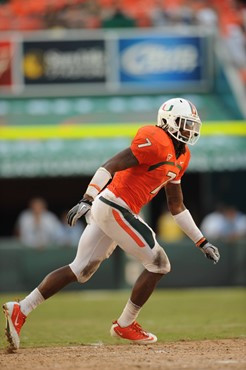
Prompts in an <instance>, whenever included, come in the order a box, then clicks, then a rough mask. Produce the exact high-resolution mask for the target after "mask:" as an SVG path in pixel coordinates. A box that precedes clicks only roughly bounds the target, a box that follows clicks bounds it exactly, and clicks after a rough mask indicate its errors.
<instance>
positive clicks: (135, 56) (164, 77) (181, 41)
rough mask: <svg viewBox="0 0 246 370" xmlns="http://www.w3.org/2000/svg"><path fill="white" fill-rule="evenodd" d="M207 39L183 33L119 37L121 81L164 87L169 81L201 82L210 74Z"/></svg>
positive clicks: (169, 83) (126, 83)
mask: <svg viewBox="0 0 246 370" xmlns="http://www.w3.org/2000/svg"><path fill="white" fill-rule="evenodd" d="M204 41H205V40H204V39H203V38H201V37H182V36H179V37H177V36H175V37H172V36H165V37H158V36H151V37H137V38H136V37H135V38H121V39H119V43H118V48H119V58H120V69H119V79H120V82H121V84H122V85H129V84H130V85H133V86H143V85H144V86H146V87H149V88H151V87H153V88H156V87H158V86H162V87H164V89H165V87H167V86H168V85H172V86H173V85H179V86H180V85H181V84H182V85H183V84H185V85H189V84H195V85H196V84H200V83H201V82H202V80H204V79H205V78H206V74H207V68H206V65H207V63H206V59H207V50H206V49H207V48H206V45H207V44H206V43H205V42H204ZM186 87H187V86H186Z"/></svg>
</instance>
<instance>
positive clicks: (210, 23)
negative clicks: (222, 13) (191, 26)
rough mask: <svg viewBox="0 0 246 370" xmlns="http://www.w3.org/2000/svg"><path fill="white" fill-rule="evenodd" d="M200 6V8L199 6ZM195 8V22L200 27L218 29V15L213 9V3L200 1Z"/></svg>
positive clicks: (206, 0) (205, 0) (204, 0)
mask: <svg viewBox="0 0 246 370" xmlns="http://www.w3.org/2000/svg"><path fill="white" fill-rule="evenodd" d="M198 4H199V6H198ZM198 4H197V6H196V7H195V20H196V23H197V24H198V25H200V26H205V27H208V28H209V29H213V28H214V29H217V27H218V15H217V12H216V10H215V9H214V8H213V7H212V3H211V1H208V0H202V1H200V2H199V1H198Z"/></svg>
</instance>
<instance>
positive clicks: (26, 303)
mask: <svg viewBox="0 0 246 370" xmlns="http://www.w3.org/2000/svg"><path fill="white" fill-rule="evenodd" d="M44 300H45V299H44V297H43V296H42V294H41V293H40V291H39V290H38V288H36V289H34V290H33V291H32V292H31V293H30V294H29V295H28V296H26V298H24V299H23V300H22V301H20V306H21V312H22V313H24V315H26V316H27V315H28V314H29V313H30V312H31V311H32V310H34V309H35V308H36V307H37V306H38V305H40V304H41V303H42V302H43V301H44Z"/></svg>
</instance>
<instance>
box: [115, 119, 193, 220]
mask: <svg viewBox="0 0 246 370" xmlns="http://www.w3.org/2000/svg"><path fill="white" fill-rule="evenodd" d="M131 150H132V153H133V154H134V156H135V157H136V158H137V160H138V163H139V164H138V165H137V166H135V167H131V168H128V169H126V170H123V171H119V172H116V174H115V175H114V178H113V180H112V182H111V183H110V184H109V186H108V189H109V190H111V191H112V192H113V193H114V194H115V195H116V196H117V197H120V198H121V199H123V200H124V201H125V202H126V203H127V204H128V206H129V207H130V208H131V210H132V211H133V212H134V213H136V214H138V213H139V211H140V209H141V208H142V206H143V205H145V204H147V203H148V202H149V201H150V200H151V199H152V198H153V197H154V196H155V195H156V194H157V193H158V191H159V190H160V189H161V188H162V187H163V186H165V185H166V184H167V183H168V182H169V181H171V182H173V183H179V182H180V179H181V177H182V176H183V174H184V172H185V170H186V168H187V167H188V164H189V160H190V151H189V149H188V147H187V146H186V151H185V153H184V154H182V155H181V156H180V157H179V158H178V159H176V156H175V149H174V145H173V142H172V140H171V138H170V137H169V136H168V134H167V133H166V132H165V131H164V130H163V129H162V128H160V127H156V126H144V127H141V128H140V129H139V130H138V132H137V134H136V136H135V137H134V139H133V141H132V143H131Z"/></svg>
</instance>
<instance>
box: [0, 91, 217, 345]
mask: <svg viewBox="0 0 246 370" xmlns="http://www.w3.org/2000/svg"><path fill="white" fill-rule="evenodd" d="M200 128H201V120H200V118H199V116H198V113H197V110H196V108H195V106H194V105H193V104H192V103H191V102H189V101H188V100H185V99H182V98H175V99H170V100H168V101H166V102H165V103H164V104H162V105H161V107H160V109H159V111H158V121H157V125H156V126H153V125H151V126H144V127H142V128H140V129H139V130H138V132H137V134H136V136H135V137H134V139H133V141H132V143H131V146H130V147H129V148H127V149H125V150H123V151H122V152H120V153H118V154H116V155H115V156H114V157H113V158H111V159H109V160H108V161H107V162H106V163H105V164H103V165H102V167H100V168H99V169H98V170H97V171H96V173H95V175H94V176H93V178H92V180H91V182H90V183H89V185H88V188H87V190H86V192H85V194H84V196H83V198H82V199H81V200H80V201H79V203H78V204H76V205H75V206H74V207H73V208H72V209H71V210H70V211H69V212H68V215H67V220H68V224H69V225H70V226H74V225H75V223H76V221H77V220H78V219H79V218H80V217H82V216H85V215H86V218H87V220H88V225H87V227H86V229H85V230H84V232H83V234H82V236H81V239H80V241H79V245H78V250H77V255H76V257H75V259H74V261H73V262H72V263H70V265H67V266H64V267H61V268H60V269H58V270H55V271H53V272H51V273H50V274H49V275H47V276H46V277H45V278H44V280H43V281H42V282H41V284H40V285H39V286H38V287H37V288H36V289H34V290H33V291H32V292H31V293H30V294H29V295H28V296H26V297H25V298H24V299H23V300H21V301H20V302H7V303H5V304H4V306H3V307H4V312H5V316H6V334H7V338H8V340H9V342H10V344H11V346H12V347H13V348H15V349H17V348H18V347H19V343H20V337H19V336H20V330H21V327H22V325H23V324H24V322H25V319H26V316H27V315H28V314H29V313H30V312H31V311H32V310H34V309H35V308H36V307H37V306H38V305H39V304H41V303H42V302H43V301H44V300H46V299H47V298H49V297H51V296H52V295H53V294H55V293H57V292H58V291H59V290H60V289H62V288H63V287H64V286H66V285H67V284H69V283H71V282H74V281H78V282H80V283H85V282H86V281H87V280H89V279H90V277H91V276H92V275H93V274H94V273H95V271H96V270H97V269H98V267H99V266H100V264H101V263H102V261H103V260H104V259H105V258H108V257H109V256H110V255H111V253H112V252H113V251H114V249H115V248H116V246H117V245H119V246H120V247H121V248H122V249H123V250H124V251H125V252H127V253H129V254H130V255H132V256H134V257H135V258H136V259H137V260H138V261H140V262H141V263H142V265H143V266H144V271H143V272H142V273H141V275H140V276H139V278H138V279H137V281H136V283H135V285H134V287H133V290H132V293H131V296H130V298H129V300H128V302H127V303H126V306H125V308H124V310H123V312H122V314H121V315H120V317H119V318H118V319H117V320H116V321H114V322H113V325H112V327H111V330H110V332H111V335H112V336H115V337H120V338H124V339H126V340H130V341H133V342H135V343H143V344H148V343H154V342H156V341H157V337H156V336H155V335H154V334H152V333H149V332H147V331H145V330H143V329H142V327H141V326H140V325H139V324H138V323H137V321H136V319H137V316H138V314H139V312H140V310H141V307H142V306H143V305H144V304H145V302H146V301H147V300H148V298H149V297H150V295H151V294H152V292H153V290H154V289H155V286H156V284H157V283H158V281H159V280H160V279H161V278H162V276H163V275H166V274H167V273H168V272H169V271H170V268H171V267H170V262H169V259H168V257H167V255H166V253H165V251H164V249H163V248H162V247H161V246H160V245H159V244H158V242H157V240H156V236H155V233H154V231H153V230H152V229H151V228H150V227H149V226H148V224H146V222H144V221H143V220H142V219H141V217H140V216H139V215H138V214H139V211H140V210H141V208H142V206H143V205H145V204H147V203H148V202H150V201H151V199H152V198H153V197H154V196H155V195H156V194H157V193H158V191H159V190H160V189H161V188H162V187H165V191H166V198H167V204H168V207H169V210H170V212H171V214H172V215H173V218H174V220H175V221H176V223H177V224H178V225H179V226H180V228H181V229H182V230H183V231H184V232H185V233H186V234H187V235H188V237H189V238H190V239H191V240H192V241H193V242H194V244H195V245H196V246H197V247H198V248H199V249H200V250H201V251H202V252H203V253H204V255H205V256H206V257H207V258H209V259H210V260H212V261H213V262H214V263H217V262H218V261H219V258H220V255H219V251H218V249H217V248H216V247H215V246H213V245H212V244H210V243H209V242H208V241H207V239H206V238H205V237H204V236H203V234H202V233H201V231H200V230H199V228H198V227H197V225H196V224H195V222H194V220H193V218H192V216H191V214H190V212H189V210H188V209H186V207H185V205H184V203H183V194H182V189H181V178H182V176H183V174H184V172H185V170H186V169H187V167H188V164H189V160H190V151H189V149H188V145H193V144H195V143H196V142H197V140H198V138H199V135H200ZM187 144H188V145H187ZM110 181H111V182H110ZM108 183H109V185H108Z"/></svg>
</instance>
